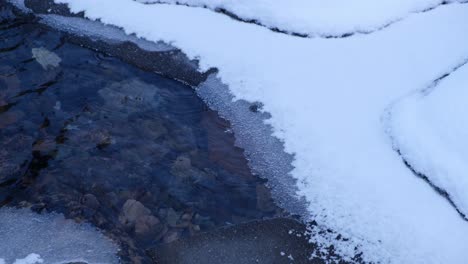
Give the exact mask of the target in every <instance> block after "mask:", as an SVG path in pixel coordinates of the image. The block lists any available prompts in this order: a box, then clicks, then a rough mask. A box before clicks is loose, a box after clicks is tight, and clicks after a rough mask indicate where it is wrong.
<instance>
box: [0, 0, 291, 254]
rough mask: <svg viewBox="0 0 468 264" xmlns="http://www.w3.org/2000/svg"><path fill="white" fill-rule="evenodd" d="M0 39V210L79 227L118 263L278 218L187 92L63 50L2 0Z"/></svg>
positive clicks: (56, 38)
mask: <svg viewBox="0 0 468 264" xmlns="http://www.w3.org/2000/svg"><path fill="white" fill-rule="evenodd" d="M0 39H1V42H0V207H2V206H7V207H27V208H31V209H33V210H34V211H36V212H47V211H54V212H59V213H63V214H64V215H65V216H66V217H67V218H72V219H74V220H76V221H78V222H89V223H91V224H93V225H95V226H96V227H98V228H99V229H101V230H103V232H104V233H105V234H106V235H107V236H109V237H110V238H112V239H113V240H114V241H115V242H116V243H117V244H118V245H119V246H120V248H121V249H122V250H121V251H120V255H121V259H122V261H123V262H124V263H149V262H151V259H150V258H149V257H148V255H147V252H146V250H147V249H149V248H152V247H154V246H155V245H158V244H161V243H170V242H173V241H177V240H178V239H180V238H184V237H190V236H191V235H194V234H196V233H199V232H203V231H210V230H214V229H215V228H218V227H222V226H228V225H233V224H239V223H243V222H248V221H252V220H259V219H265V218H271V217H275V216H281V215H283V214H284V213H283V212H282V210H281V209H280V208H278V207H277V206H275V204H274V203H273V201H272V199H271V197H270V193H269V190H268V189H267V188H266V187H265V185H264V180H262V179H260V178H258V177H256V176H254V175H252V173H251V172H250V170H249V168H248V166H247V162H246V160H245V158H244V156H243V151H242V149H239V148H237V147H235V146H234V135H233V134H232V133H229V132H226V131H229V124H228V123H227V122H225V121H224V120H222V119H220V118H219V117H218V116H217V114H216V113H215V112H213V111H210V110H209V109H208V108H207V107H206V105H205V104H204V103H203V102H202V101H201V100H200V99H199V98H198V97H197V96H196V94H195V93H194V91H193V90H192V89H191V88H190V87H188V86H186V85H183V84H181V83H179V82H176V81H173V80H170V79H167V78H164V77H161V76H159V75H156V74H154V73H151V72H146V71H143V70H141V69H139V68H136V67H133V66H131V65H128V64H126V63H124V62H122V61H120V60H118V59H116V58H114V57H109V56H107V55H105V54H103V53H100V52H96V51H92V50H90V49H86V48H83V47H81V46H79V45H76V44H73V43H71V42H70V41H69V37H68V36H67V35H65V34H63V33H59V32H57V31H54V30H51V29H49V28H47V27H44V26H41V25H39V24H37V23H35V19H34V18H33V17H28V16H22V15H19V14H18V13H15V12H14V11H13V10H12V9H11V8H10V7H8V6H7V4H6V3H5V2H4V1H1V0H0Z"/></svg>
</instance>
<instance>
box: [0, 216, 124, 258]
mask: <svg viewBox="0 0 468 264" xmlns="http://www.w3.org/2000/svg"><path fill="white" fill-rule="evenodd" d="M0 237H1V239H2V241H8V243H0V264H11V263H12V264H39V263H47V264H61V263H71V262H85V263H89V264H93V263H94V264H97V263H106V264H112V263H119V259H118V257H117V255H116V254H117V251H118V249H117V246H115V245H114V244H113V243H112V242H111V241H110V240H108V239H107V238H105V237H104V236H103V235H102V234H101V233H99V232H98V231H97V230H96V229H94V228H93V227H91V226H89V225H85V224H77V223H75V222H73V221H72V220H66V219H65V218H64V217H63V216H62V215H59V214H55V213H50V214H46V213H43V214H36V213H33V212H31V211H29V210H27V209H13V208H6V207H3V208H1V209H0ZM31 252H33V253H31ZM2 262H3V263H2Z"/></svg>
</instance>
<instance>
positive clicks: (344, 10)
mask: <svg viewBox="0 0 468 264" xmlns="http://www.w3.org/2000/svg"><path fill="white" fill-rule="evenodd" d="M136 1H138V2H142V3H168V4H184V5H189V6H194V7H207V8H210V9H212V10H227V11H228V12H230V13H232V14H235V15H236V16H237V17H239V18H241V19H242V20H245V21H256V22H257V23H259V24H261V25H263V26H266V27H268V28H272V29H280V30H282V31H286V32H289V33H291V32H293V33H298V34H301V35H308V36H341V35H345V34H350V33H355V32H359V33H366V32H371V31H375V30H378V29H380V28H382V27H385V26H387V25H388V24H390V23H393V22H396V21H398V20H401V19H403V18H405V17H407V16H408V15H410V14H411V13H417V12H422V11H425V10H428V9H431V8H435V7H437V6H438V5H441V4H442V3H451V2H457V1H460V2H461V1H462V0H449V1H445V0H379V1H375V0H354V1H349V0H333V1H330V0H322V1H318V0H286V1H277V0H276V1H272V0H136Z"/></svg>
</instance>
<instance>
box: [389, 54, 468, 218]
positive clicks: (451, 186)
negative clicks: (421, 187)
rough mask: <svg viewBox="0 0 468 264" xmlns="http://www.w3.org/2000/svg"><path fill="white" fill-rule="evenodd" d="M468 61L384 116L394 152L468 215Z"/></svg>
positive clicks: (400, 103)
mask: <svg viewBox="0 0 468 264" xmlns="http://www.w3.org/2000/svg"><path fill="white" fill-rule="evenodd" d="M467 64H468V60H464V61H463V62H462V63H461V64H460V65H457V67H455V68H454V69H453V70H452V71H450V72H448V73H446V74H444V75H442V76H441V77H440V78H438V79H436V80H434V82H433V83H432V84H431V85H430V86H428V87H426V88H424V89H422V90H420V91H417V92H415V93H412V94H411V95H409V96H407V97H404V98H403V99H400V100H398V101H397V102H396V103H395V104H392V105H391V107H390V108H389V110H388V112H387V114H386V115H387V116H386V122H387V124H388V132H387V133H388V135H389V136H390V137H391V139H392V142H393V145H394V148H395V150H396V151H397V152H398V153H399V154H400V155H401V157H402V159H403V161H404V162H405V164H406V165H407V166H408V167H409V168H411V170H413V172H414V173H415V174H416V175H417V176H419V177H421V178H423V179H424V180H426V181H427V182H428V183H429V184H430V185H431V186H433V187H434V189H435V190H436V191H437V192H439V193H440V194H441V195H442V196H444V197H446V198H447V199H448V200H449V201H450V203H451V204H453V206H454V207H455V209H456V210H457V211H458V212H459V213H460V215H461V216H462V217H463V218H464V219H465V220H468V219H467V215H468V192H467V190H468V177H467V175H468V166H467V165H466V164H468V153H467V149H468V145H467V142H468V141H467V140H466V138H467V136H468V127H467V124H468V119H467V115H466V111H467V110H468V105H467V100H468V93H467V91H468V90H467V87H468V78H467V77H468V66H467Z"/></svg>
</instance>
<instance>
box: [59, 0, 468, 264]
mask: <svg viewBox="0 0 468 264" xmlns="http://www.w3.org/2000/svg"><path fill="white" fill-rule="evenodd" d="M56 1H57V2H62V3H68V4H69V6H70V7H71V9H72V11H74V12H79V11H85V15H86V16H87V17H88V18H90V19H92V20H97V19H99V20H100V21H102V22H103V23H105V24H111V25H114V26H117V27H121V28H124V29H125V31H126V33H128V34H131V33H134V34H136V36H138V37H143V38H145V39H147V40H151V41H155V42H156V41H164V42H166V43H170V44H171V45H173V46H175V47H177V48H180V49H181V50H182V51H184V52H185V53H186V54H187V56H188V57H189V58H190V59H197V58H198V59H199V61H200V70H201V71H205V70H208V69H210V68H211V67H216V68H217V69H218V70H219V71H218V74H217V76H216V78H218V79H219V80H221V82H222V83H224V84H226V86H224V85H219V86H216V85H215V86H213V87H211V88H210V89H211V90H212V91H216V89H219V90H220V91H221V92H220V93H224V94H228V93H227V92H226V90H229V91H228V92H229V93H231V94H232V96H233V100H234V101H235V102H238V100H243V101H241V102H251V103H255V102H260V103H261V107H257V108H258V110H259V112H260V113H259V115H262V116H263V115H267V114H266V113H268V114H269V115H270V118H269V119H267V120H265V121H263V122H262V123H264V124H267V125H270V126H271V127H272V130H273V135H274V136H275V137H276V138H277V139H278V140H279V142H283V144H284V145H283V146H284V150H285V151H286V153H289V154H290V155H292V156H289V155H286V164H289V160H288V158H287V157H288V156H289V157H293V159H292V163H291V164H292V168H293V169H292V170H290V171H289V172H288V173H289V175H290V176H292V177H293V178H295V179H297V183H296V186H294V187H290V188H289V189H288V188H286V192H290V190H294V189H296V188H297V190H299V191H298V194H300V195H302V196H304V197H305V199H306V201H307V214H306V215H304V216H305V217H310V219H313V220H315V221H316V222H317V226H318V227H320V228H323V229H325V230H326V229H331V230H333V231H335V232H338V233H339V234H341V235H342V236H343V237H345V238H348V240H347V241H340V242H337V241H336V240H335V237H336V233H333V232H332V233H328V232H325V233H323V232H322V233H321V232H316V234H318V235H317V236H315V237H314V238H315V240H316V241H317V242H320V243H322V244H323V245H324V246H327V245H330V244H331V245H333V246H334V248H335V249H336V252H337V253H338V254H341V255H343V256H344V257H345V258H346V257H348V259H349V257H352V256H353V254H354V253H356V250H357V251H360V250H362V251H363V252H364V254H363V258H364V260H367V261H372V262H379V263H410V264H414V263H425V264H430V263H454V264H457V263H465V262H466V252H467V251H468V224H467V222H466V221H465V220H464V219H463V218H461V217H460V215H459V214H458V213H457V211H456V210H454V208H453V206H452V205H451V204H450V203H449V202H448V201H447V199H445V198H444V197H442V196H440V195H439V194H438V193H436V192H435V191H434V190H433V188H431V186H429V185H428V184H427V182H425V181H424V180H421V179H420V178H418V177H415V175H414V174H413V172H412V171H411V170H410V169H408V168H407V166H405V164H404V163H403V162H402V160H401V157H400V155H398V153H397V152H396V151H394V149H393V145H392V142H391V140H390V139H389V138H388V135H387V134H386V133H385V132H386V130H385V129H386V127H385V126H384V123H383V120H384V113H385V110H386V109H388V107H389V105H391V104H392V103H393V102H395V101H397V100H398V99H399V98H402V97H404V96H406V95H408V94H409V93H411V92H412V91H414V90H418V89H421V88H423V87H427V86H428V85H429V84H430V83H431V82H432V81H433V80H434V79H436V78H438V77H439V76H441V75H442V74H443V73H446V72H448V71H450V70H451V69H453V68H454V67H455V66H456V65H458V64H459V63H460V61H461V60H462V59H463V58H466V57H467V56H468V37H466V36H467V35H466V32H468V5H467V4H459V3H453V4H450V5H443V6H440V7H437V8H435V9H433V10H430V11H427V12H422V13H419V14H413V15H411V16H406V17H405V19H403V20H401V21H400V22H398V23H394V24H392V25H391V26H389V27H386V28H385V29H382V30H379V31H376V32H374V33H372V34H368V35H355V36H353V37H349V38H344V39H323V38H311V39H310V38H298V37H294V36H289V35H286V34H278V33H275V32H272V31H271V30H269V29H266V28H264V27H259V26H258V25H254V24H248V23H243V22H239V21H236V20H233V19H230V18H229V17H227V16H225V15H223V14H219V13H215V12H212V11H210V10H207V9H203V8H192V7H185V6H176V5H143V4H141V3H137V2H134V1H130V0H100V2H99V5H97V4H96V2H95V1H94V0H56ZM398 2H399V3H400V1H398ZM327 3H337V2H336V1H334V2H327ZM380 3H382V6H383V7H388V6H386V5H385V4H384V3H386V2H385V1H379V2H376V4H374V6H375V5H380ZM388 3H389V2H388ZM406 3H415V2H412V1H406ZM419 3H423V4H425V5H426V4H427V3H435V2H431V1H421V2H419ZM348 7H349V6H348ZM399 7H401V6H399ZM350 10H351V11H354V10H353V9H350ZM405 10H407V9H405ZM355 11H356V12H357V14H358V15H357V16H356V17H359V16H362V17H363V19H364V20H365V19H367V16H363V15H362V13H360V10H359V8H357V9H356V10H355ZM394 11H395V9H392V8H388V10H387V9H383V10H381V12H380V13H377V14H378V17H386V18H388V17H391V16H393V15H394ZM386 12H388V14H389V15H388V16H387V15H386V14H387V13H386ZM278 13H280V11H278ZM283 13H284V14H285V16H291V13H288V12H283ZM348 13H349V12H348ZM366 14H367V13H366ZM369 14H371V13H369ZM384 14H385V15H384ZM327 15H330V14H327ZM330 19H332V20H336V21H341V20H340V19H341V16H339V15H331V16H330ZM372 24H374V23H372ZM338 25H339V24H338ZM211 94H213V93H211ZM208 97H210V96H208ZM208 97H207V98H205V99H206V100H207V101H209V98H208ZM216 98H217V97H216V96H214V98H213V101H214V100H216ZM245 105H246V106H247V105H249V104H247V103H245ZM259 105H260V104H259ZM249 107H250V105H249ZM236 109H240V108H236ZM253 109H255V107H254V108H253ZM228 110H229V109H228ZM228 110H226V111H228ZM226 116H227V114H226ZM239 120H241V118H239ZM237 122H238V123H241V122H240V121H237ZM260 122H261V121H259V122H258V123H260ZM260 125H262V124H261V123H260ZM239 127H240V125H239ZM257 127H258V126H257V125H256V124H251V123H248V122H246V123H245V126H244V127H242V129H241V130H253V131H254V132H252V133H255V130H256V129H257ZM260 127H262V126H260ZM263 132H264V130H263V129H260V131H259V133H263ZM236 133H237V131H236ZM246 135H248V134H246ZM263 136H264V138H265V140H267V138H268V136H269V135H263ZM246 138H248V136H246ZM239 140H242V139H239ZM246 142H247V141H246ZM247 143H248V142H247ZM259 145H260V144H259ZM259 145H256V147H257V148H259V149H258V150H257V151H258V152H259V153H260V154H259V156H261V155H262V153H269V152H271V151H276V150H275V149H273V150H271V149H268V146H267V148H266V149H262V146H261V145H260V146H259ZM249 152H250V153H255V151H249ZM280 152H281V151H280ZM280 156H282V155H281V154H280ZM280 162H281V160H280ZM267 164H268V163H267ZM286 168H291V167H290V165H286ZM288 170H289V169H288ZM273 174H274V173H273ZM273 174H269V173H266V174H265V175H263V176H265V177H270V176H271V175H273ZM284 177H285V178H288V176H287V174H284ZM274 178H275V177H274ZM276 178H279V177H276ZM281 186H282V185H278V186H273V187H274V188H281ZM277 192H281V191H277ZM323 229H322V230H323Z"/></svg>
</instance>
